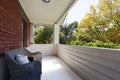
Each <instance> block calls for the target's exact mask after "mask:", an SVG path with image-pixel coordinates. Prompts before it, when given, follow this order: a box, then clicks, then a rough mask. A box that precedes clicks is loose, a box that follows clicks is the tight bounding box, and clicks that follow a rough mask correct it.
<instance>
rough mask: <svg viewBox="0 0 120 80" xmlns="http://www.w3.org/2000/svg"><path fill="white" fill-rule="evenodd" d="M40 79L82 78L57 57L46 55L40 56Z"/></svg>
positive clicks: (75, 79)
mask: <svg viewBox="0 0 120 80" xmlns="http://www.w3.org/2000/svg"><path fill="white" fill-rule="evenodd" d="M41 80H82V79H81V78H80V77H79V76H78V75H76V74H75V73H74V72H73V71H72V70H71V69H70V68H69V67H68V66H67V65H66V64H65V63H64V62H62V61H61V60H60V59H59V58H57V57H53V56H48V57H43V58H42V77H41Z"/></svg>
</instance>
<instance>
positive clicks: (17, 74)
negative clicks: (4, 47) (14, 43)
mask: <svg viewBox="0 0 120 80" xmlns="http://www.w3.org/2000/svg"><path fill="white" fill-rule="evenodd" d="M21 52H22V54H29V55H30V54H31V53H29V51H28V52H27V50H26V49H24V48H21V49H20V48H19V49H15V50H10V51H7V52H5V56H6V61H7V64H8V67H9V72H10V80H41V61H31V62H30V63H27V64H23V65H20V64H18V63H17V62H16V60H15V55H16V54H20V53H21Z"/></svg>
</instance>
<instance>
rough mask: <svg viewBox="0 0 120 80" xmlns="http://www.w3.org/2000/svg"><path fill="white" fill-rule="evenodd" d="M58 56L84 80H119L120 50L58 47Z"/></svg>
mask: <svg viewBox="0 0 120 80" xmlns="http://www.w3.org/2000/svg"><path fill="white" fill-rule="evenodd" d="M58 56H59V57H60V58H61V59H62V60H63V61H64V62H65V63H66V64H67V65H68V66H69V67H70V68H71V69H72V70H73V71H75V72H76V73H77V74H78V75H80V76H81V77H82V78H83V79H84V80H120V50H115V49H104V48H90V47H80V46H69V45H59V46H58Z"/></svg>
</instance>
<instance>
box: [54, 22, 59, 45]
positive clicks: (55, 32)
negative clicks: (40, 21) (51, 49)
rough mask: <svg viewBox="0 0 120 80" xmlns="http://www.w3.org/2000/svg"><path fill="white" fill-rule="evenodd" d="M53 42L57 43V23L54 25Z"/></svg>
mask: <svg viewBox="0 0 120 80" xmlns="http://www.w3.org/2000/svg"><path fill="white" fill-rule="evenodd" d="M54 44H59V24H55V25H54Z"/></svg>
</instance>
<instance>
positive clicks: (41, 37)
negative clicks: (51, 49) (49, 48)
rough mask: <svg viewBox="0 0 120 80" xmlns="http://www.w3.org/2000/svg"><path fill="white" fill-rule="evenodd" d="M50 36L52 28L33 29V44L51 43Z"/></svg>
mask: <svg viewBox="0 0 120 80" xmlns="http://www.w3.org/2000/svg"><path fill="white" fill-rule="evenodd" d="M52 34H53V28H52V27H49V26H48V27H47V26H44V27H43V26H42V27H36V29H35V37H34V42H35V44H50V43H52V40H53V38H52Z"/></svg>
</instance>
